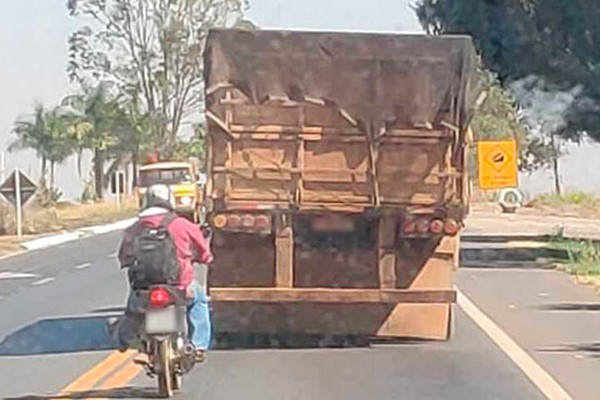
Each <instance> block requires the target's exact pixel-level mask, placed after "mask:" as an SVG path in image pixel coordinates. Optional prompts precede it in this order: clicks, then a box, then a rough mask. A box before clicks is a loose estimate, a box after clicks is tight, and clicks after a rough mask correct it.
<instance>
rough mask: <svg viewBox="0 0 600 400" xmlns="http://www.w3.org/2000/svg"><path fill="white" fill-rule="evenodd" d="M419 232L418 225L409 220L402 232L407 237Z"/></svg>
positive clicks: (405, 222) (403, 225) (403, 226)
mask: <svg viewBox="0 0 600 400" xmlns="http://www.w3.org/2000/svg"><path fill="white" fill-rule="evenodd" d="M416 231H417V224H416V223H415V221H413V220H411V219H408V220H406V221H404V223H403V224H402V232H403V233H404V234H407V235H411V234H413V233H415V232H416Z"/></svg>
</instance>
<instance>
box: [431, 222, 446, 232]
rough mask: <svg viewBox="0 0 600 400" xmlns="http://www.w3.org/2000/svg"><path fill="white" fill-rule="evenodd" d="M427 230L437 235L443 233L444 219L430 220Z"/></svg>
mask: <svg viewBox="0 0 600 400" xmlns="http://www.w3.org/2000/svg"><path fill="white" fill-rule="evenodd" d="M429 230H430V231H431V233H433V234H435V235H439V234H441V233H443V232H444V221H442V220H439V219H435V220H433V221H431V224H430V226H429Z"/></svg>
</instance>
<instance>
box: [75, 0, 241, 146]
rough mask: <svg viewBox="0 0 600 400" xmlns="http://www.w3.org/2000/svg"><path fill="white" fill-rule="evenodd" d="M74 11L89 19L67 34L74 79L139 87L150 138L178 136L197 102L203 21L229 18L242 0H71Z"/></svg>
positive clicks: (237, 13) (135, 90) (125, 91)
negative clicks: (147, 120)
mask: <svg viewBox="0 0 600 400" xmlns="http://www.w3.org/2000/svg"><path fill="white" fill-rule="evenodd" d="M67 7H68V10H69V13H70V14H71V15H72V16H75V17H78V18H79V19H80V20H81V21H86V22H87V21H90V20H91V23H90V24H88V25H86V26H84V27H83V28H81V29H79V30H77V31H76V32H74V33H73V34H72V35H71V37H70V40H69V50H70V61H69V65H68V73H69V76H70V78H71V79H73V80H76V81H78V82H80V83H81V84H82V85H83V86H84V87H85V86H95V85H96V84H97V83H98V82H106V81H109V82H112V83H114V84H116V85H117V87H118V91H119V94H121V95H131V94H134V95H135V96H138V95H139V100H140V105H141V107H142V113H143V114H147V115H148V117H149V121H150V125H149V127H150V132H151V135H152V138H153V140H154V141H155V142H156V143H159V144H160V150H161V151H162V152H166V153H169V152H170V151H171V150H172V149H173V146H174V144H175V141H176V137H177V134H178V132H179V129H180V127H181V125H182V122H183V121H185V120H187V119H188V118H190V117H193V116H194V115H197V114H198V113H199V112H200V110H201V101H202V92H203V84H202V82H203V80H202V52H203V48H204V43H205V38H206V35H207V31H208V28H211V27H219V26H233V25H234V24H235V23H237V22H238V21H239V20H240V19H241V17H242V13H243V10H244V8H245V7H247V4H246V0H69V1H68V5H67Z"/></svg>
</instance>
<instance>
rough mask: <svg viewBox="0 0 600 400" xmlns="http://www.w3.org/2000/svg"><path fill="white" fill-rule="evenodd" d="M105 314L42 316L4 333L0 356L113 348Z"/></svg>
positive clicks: (113, 344) (113, 343) (114, 344)
mask: <svg viewBox="0 0 600 400" xmlns="http://www.w3.org/2000/svg"><path fill="white" fill-rule="evenodd" d="M107 318H108V317H107V316H97V317H73V318H55V319H42V320H39V321H37V322H35V323H33V324H31V325H27V326H25V327H23V328H21V329H19V330H18V331H16V332H14V333H12V334H10V335H8V336H6V337H5V338H4V339H3V340H2V342H0V357H2V356H33V355H44V354H61V353H76V352H82V351H102V350H112V349H115V348H116V347H117V346H116V343H115V342H114V341H113V340H112V339H111V337H110V335H109V333H108V330H107V327H106V320H107Z"/></svg>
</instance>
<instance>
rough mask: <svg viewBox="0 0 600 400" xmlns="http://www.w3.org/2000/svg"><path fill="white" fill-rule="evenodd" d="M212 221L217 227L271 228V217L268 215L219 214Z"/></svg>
mask: <svg viewBox="0 0 600 400" xmlns="http://www.w3.org/2000/svg"><path fill="white" fill-rule="evenodd" d="M212 222H213V226H214V227H215V228H218V229H231V230H236V231H266V230H269V229H270V228H271V218H270V217H269V216H266V215H254V214H242V215H240V214H218V215H215V216H214V217H213V218H212Z"/></svg>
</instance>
